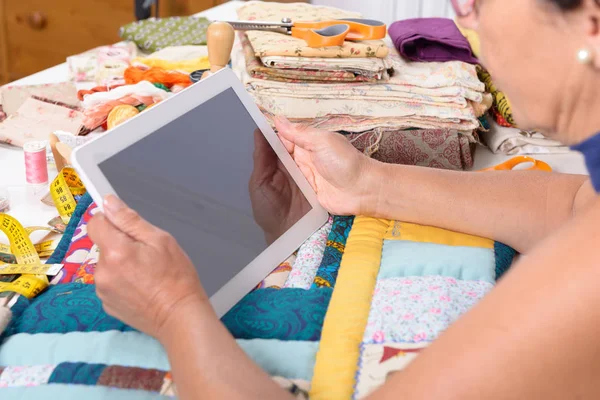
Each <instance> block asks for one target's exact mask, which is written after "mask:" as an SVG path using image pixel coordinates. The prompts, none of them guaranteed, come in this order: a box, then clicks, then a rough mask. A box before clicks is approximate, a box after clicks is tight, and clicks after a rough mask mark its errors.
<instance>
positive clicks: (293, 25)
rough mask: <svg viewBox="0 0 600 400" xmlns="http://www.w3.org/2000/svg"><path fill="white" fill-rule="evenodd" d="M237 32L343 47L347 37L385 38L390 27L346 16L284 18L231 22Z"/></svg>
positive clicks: (348, 38) (354, 38) (313, 45)
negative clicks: (314, 19)
mask: <svg viewBox="0 0 600 400" xmlns="http://www.w3.org/2000/svg"><path fill="white" fill-rule="evenodd" d="M228 23H229V24H230V25H231V26H233V28H234V29H235V30H238V31H269V32H279V33H284V34H287V35H291V36H293V37H295V38H299V39H303V40H305V41H306V43H307V44H308V46H309V47H328V46H341V45H343V44H344V41H345V40H372V39H383V38H384V37H385V35H386V34H387V27H386V25H385V24H384V23H383V22H381V21H375V20H372V19H362V18H344V19H335V20H328V21H319V22H307V21H297V22H292V20H291V19H290V18H283V19H282V20H281V22H261V21H231V22H228Z"/></svg>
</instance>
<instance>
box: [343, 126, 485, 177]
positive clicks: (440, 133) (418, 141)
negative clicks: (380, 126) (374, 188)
mask: <svg viewBox="0 0 600 400" xmlns="http://www.w3.org/2000/svg"><path fill="white" fill-rule="evenodd" d="M380 134H381V139H380V140H379V141H378V138H379V135H380ZM347 138H348V139H349V140H350V141H351V142H352V144H353V145H354V147H356V148H357V149H358V150H360V151H363V152H364V151H365V150H366V149H369V148H371V149H372V150H371V151H374V152H373V153H372V154H371V157H372V158H374V159H376V160H379V161H383V162H386V163H390V164H404V165H419V166H422V167H431V168H442V169H451V170H467V169H470V168H472V167H473V150H474V146H473V143H471V141H470V140H469V138H468V137H467V136H465V135H462V134H460V133H458V132H456V131H453V130H448V129H435V130H408V131H394V132H383V133H377V132H375V131H371V132H365V133H353V134H349V135H347Z"/></svg>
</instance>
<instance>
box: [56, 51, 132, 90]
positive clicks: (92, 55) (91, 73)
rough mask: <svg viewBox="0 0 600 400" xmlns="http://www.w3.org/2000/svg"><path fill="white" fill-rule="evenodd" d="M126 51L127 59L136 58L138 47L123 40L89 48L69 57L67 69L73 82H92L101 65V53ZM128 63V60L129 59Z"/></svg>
mask: <svg viewBox="0 0 600 400" xmlns="http://www.w3.org/2000/svg"><path fill="white" fill-rule="evenodd" d="M113 51H114V52H118V53H122V52H125V53H126V54H127V56H126V57H125V58H126V60H130V59H132V58H134V57H135V56H136V54H137V48H136V46H135V44H133V43H132V42H121V43H116V44H114V45H110V46H100V47H96V48H94V49H92V50H88V51H86V52H84V53H81V54H76V55H74V56H70V57H67V70H68V77H69V80H70V81H73V82H88V81H89V82H91V81H94V80H96V77H97V73H98V69H99V68H98V67H99V65H101V62H102V56H101V54H105V55H106V54H111V53H112V52H113ZM127 63H128V61H127Z"/></svg>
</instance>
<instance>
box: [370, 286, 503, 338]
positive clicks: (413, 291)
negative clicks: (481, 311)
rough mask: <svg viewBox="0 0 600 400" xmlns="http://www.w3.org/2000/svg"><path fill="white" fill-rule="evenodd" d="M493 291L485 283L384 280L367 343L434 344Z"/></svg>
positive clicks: (375, 297) (376, 295)
mask: <svg viewBox="0 0 600 400" xmlns="http://www.w3.org/2000/svg"><path fill="white" fill-rule="evenodd" d="M492 287H493V285H492V284H491V283H488V282H484V281H463V280H458V279H455V278H450V277H441V276H426V277H419V276H415V277H405V278H389V279H380V280H378V282H377V286H376V287H375V291H374V293H373V301H372V303H371V312H370V314H369V321H368V322H367V327H366V329H365V334H364V343H384V342H403V343H404V342H406V343H421V342H431V341H433V340H435V339H436V338H437V337H438V336H439V335H440V333H442V332H443V331H444V330H446V328H448V326H450V324H452V323H453V322H454V321H456V320H457V319H458V318H459V317H460V316H461V315H462V314H464V313H465V312H467V311H468V310H469V309H470V308H471V307H472V306H474V305H475V304H476V303H478V302H479V301H480V300H481V299H482V298H483V296H485V295H486V294H487V293H488V292H489V291H490V290H491V289H492Z"/></svg>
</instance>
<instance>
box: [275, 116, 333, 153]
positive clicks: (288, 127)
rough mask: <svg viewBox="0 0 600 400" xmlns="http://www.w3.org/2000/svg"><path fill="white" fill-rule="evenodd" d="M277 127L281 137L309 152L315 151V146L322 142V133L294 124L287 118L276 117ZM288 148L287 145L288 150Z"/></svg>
mask: <svg viewBox="0 0 600 400" xmlns="http://www.w3.org/2000/svg"><path fill="white" fill-rule="evenodd" d="M275 127H276V128H277V131H278V132H279V135H280V137H282V138H283V139H285V140H287V141H289V142H291V143H293V144H294V145H296V146H300V147H301V148H303V149H305V150H308V151H312V150H314V148H315V145H316V144H318V143H319V142H320V140H321V138H320V136H321V135H320V134H321V133H322V132H319V131H318V130H317V129H312V128H304V127H300V126H299V125H297V124H292V123H291V122H290V121H289V120H288V119H287V118H285V117H276V118H275ZM284 144H285V142H284ZM287 147H288V146H287V145H286V148H287ZM288 151H289V149H288ZM292 151H293V148H292Z"/></svg>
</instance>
